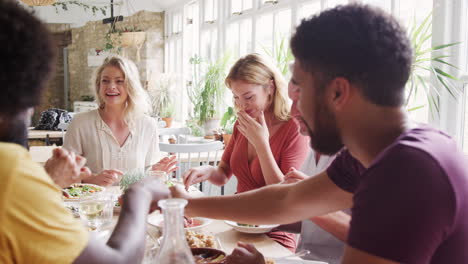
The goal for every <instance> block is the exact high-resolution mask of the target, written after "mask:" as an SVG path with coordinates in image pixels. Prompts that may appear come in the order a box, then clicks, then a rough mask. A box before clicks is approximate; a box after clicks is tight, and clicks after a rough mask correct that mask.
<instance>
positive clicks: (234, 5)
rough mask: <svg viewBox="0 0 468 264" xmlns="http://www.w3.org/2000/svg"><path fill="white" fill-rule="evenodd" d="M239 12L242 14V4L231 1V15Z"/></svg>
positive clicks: (237, 1) (234, 0)
mask: <svg viewBox="0 0 468 264" xmlns="http://www.w3.org/2000/svg"><path fill="white" fill-rule="evenodd" d="M240 12H242V2H241V1H239V0H231V14H239V13H240Z"/></svg>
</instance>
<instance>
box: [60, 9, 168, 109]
mask: <svg viewBox="0 0 468 264" xmlns="http://www.w3.org/2000/svg"><path fill="white" fill-rule="evenodd" d="M125 27H127V28H134V27H136V28H138V29H141V30H143V31H145V32H146V41H145V43H144V44H143V46H142V47H141V48H140V50H139V54H140V60H139V61H138V60H137V48H135V47H130V48H123V49H122V51H121V53H120V55H122V56H125V57H127V58H129V59H131V60H133V61H134V62H135V63H136V65H137V67H138V69H139V70H140V77H141V80H142V83H143V85H145V84H146V82H147V80H148V76H150V75H151V74H154V73H162V72H163V65H164V13H160V12H147V11H140V12H138V13H136V14H134V15H133V16H131V17H124V20H123V21H120V22H117V23H116V28H117V29H121V28H122V29H123V28H125ZM109 28H110V24H103V23H102V21H93V22H88V23H87V24H86V25H85V26H83V27H81V28H74V29H72V30H71V32H72V44H71V45H69V46H68V65H69V66H68V67H69V80H70V81H69V87H70V89H69V103H68V105H69V108H72V106H73V102H74V101H79V100H80V98H81V96H85V95H93V91H92V89H93V86H92V80H91V79H92V76H93V73H94V71H95V70H96V68H97V66H96V63H91V61H94V62H96V61H99V60H103V59H104V58H105V57H106V56H107V55H109V54H106V53H105V52H101V53H100V54H99V56H98V55H97V52H96V50H102V49H103V48H104V46H105V43H106V41H105V35H106V33H107V32H108V30H109ZM88 60H90V63H88ZM90 64H91V65H94V66H90ZM70 110H72V109H70Z"/></svg>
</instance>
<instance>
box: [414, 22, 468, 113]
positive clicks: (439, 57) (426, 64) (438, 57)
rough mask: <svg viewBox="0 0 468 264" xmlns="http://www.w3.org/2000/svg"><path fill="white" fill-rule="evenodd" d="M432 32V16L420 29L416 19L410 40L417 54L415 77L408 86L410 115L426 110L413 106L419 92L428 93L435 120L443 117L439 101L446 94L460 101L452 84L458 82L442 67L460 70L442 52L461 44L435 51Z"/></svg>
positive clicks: (428, 100) (439, 46)
mask: <svg viewBox="0 0 468 264" xmlns="http://www.w3.org/2000/svg"><path fill="white" fill-rule="evenodd" d="M431 29H432V13H430V14H429V15H428V16H427V17H426V18H425V19H424V20H423V21H422V22H421V24H419V25H416V22H415V19H413V23H412V25H411V26H410V29H409V37H410V40H411V44H412V45H413V52H414V54H413V65H412V69H411V74H410V76H409V80H408V83H407V84H406V92H407V93H406V108H407V109H408V110H409V111H414V110H416V109H420V108H423V107H424V105H417V106H412V105H411V102H413V101H414V99H415V96H416V95H417V94H418V90H419V89H424V91H425V93H426V95H427V98H426V100H427V102H428V104H429V109H430V112H431V114H432V115H433V116H437V115H438V114H439V106H440V104H439V97H440V95H441V93H442V92H443V91H444V90H445V91H447V92H448V93H449V94H450V95H451V96H452V97H454V98H456V94H457V93H458V91H457V89H456V87H455V86H454V85H453V83H452V81H457V80H458V79H457V78H456V77H454V76H453V75H451V74H449V73H447V72H446V71H444V70H443V69H442V67H443V66H444V67H448V68H449V69H457V70H458V68H457V67H456V66H454V65H452V64H450V63H448V62H447V61H446V60H445V59H446V58H448V57H450V56H448V55H444V54H441V52H442V51H446V50H447V49H448V48H450V47H453V46H456V45H458V44H460V43H458V42H457V43H449V44H442V45H437V46H433V47H432V46H431V45H430V39H431V37H432V33H431ZM428 47H429V48H428ZM431 75H433V76H434V77H435V80H436V81H437V82H436V83H434V84H431V82H430V81H429V80H428V78H429V77H430V76H431Z"/></svg>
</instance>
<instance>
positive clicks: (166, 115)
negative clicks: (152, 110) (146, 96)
mask: <svg viewBox="0 0 468 264" xmlns="http://www.w3.org/2000/svg"><path fill="white" fill-rule="evenodd" d="M160 109H161V110H160V112H159V116H160V117H161V119H162V120H164V122H166V127H171V126H172V120H173V119H174V117H173V116H174V104H173V103H172V100H169V102H167V104H165V105H161V106H160Z"/></svg>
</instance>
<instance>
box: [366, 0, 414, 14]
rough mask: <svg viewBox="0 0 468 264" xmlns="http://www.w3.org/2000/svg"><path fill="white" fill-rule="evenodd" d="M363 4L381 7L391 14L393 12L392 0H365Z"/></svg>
mask: <svg viewBox="0 0 468 264" xmlns="http://www.w3.org/2000/svg"><path fill="white" fill-rule="evenodd" d="M406 1H408V0H406ZM362 2H363V3H366V4H369V5H372V6H377V7H380V8H382V9H383V10H385V11H387V12H389V13H391V12H392V0H363V1H362Z"/></svg>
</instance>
